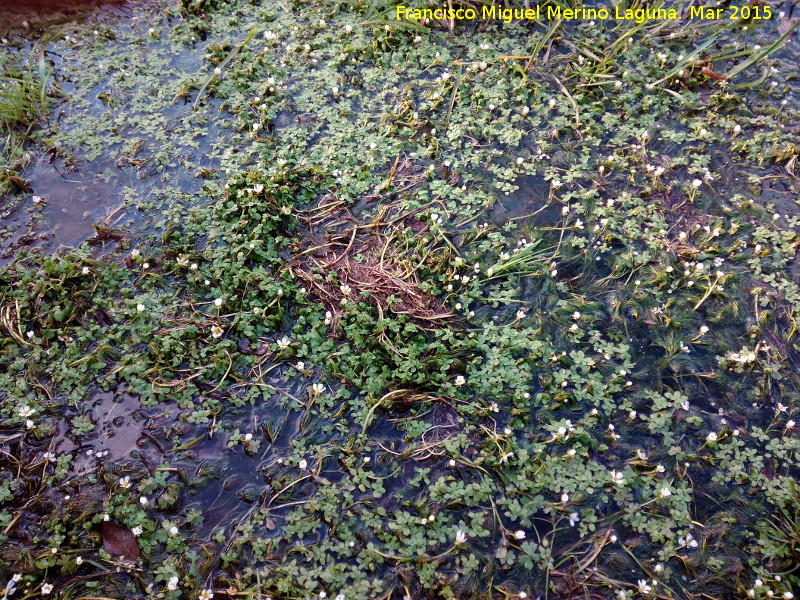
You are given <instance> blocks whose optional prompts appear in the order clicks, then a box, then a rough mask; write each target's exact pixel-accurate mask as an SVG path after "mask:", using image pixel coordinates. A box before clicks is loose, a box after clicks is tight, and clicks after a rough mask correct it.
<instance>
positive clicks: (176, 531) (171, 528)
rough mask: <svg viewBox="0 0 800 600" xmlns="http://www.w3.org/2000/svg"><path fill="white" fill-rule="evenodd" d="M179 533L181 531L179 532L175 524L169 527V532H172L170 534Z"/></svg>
mask: <svg viewBox="0 0 800 600" xmlns="http://www.w3.org/2000/svg"><path fill="white" fill-rule="evenodd" d="M178 533H179V532H178V528H177V527H175V526H174V525H173V526H172V527H170V528H169V534H170V535H172V536H176V535H178Z"/></svg>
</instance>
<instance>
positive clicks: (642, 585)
mask: <svg viewBox="0 0 800 600" xmlns="http://www.w3.org/2000/svg"><path fill="white" fill-rule="evenodd" d="M638 586H639V592H641V593H642V594H649V593H650V590H651V589H653V588H651V587H650V586H649V585H647V580H646V579H640V580H639V581H638Z"/></svg>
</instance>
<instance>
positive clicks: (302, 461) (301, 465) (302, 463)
mask: <svg viewBox="0 0 800 600" xmlns="http://www.w3.org/2000/svg"><path fill="white" fill-rule="evenodd" d="M297 466H298V467H299V468H300V469H302V470H303V471H305V470H306V469H307V468H308V461H307V460H306V459H305V458H301V459H300V462H299V463H297Z"/></svg>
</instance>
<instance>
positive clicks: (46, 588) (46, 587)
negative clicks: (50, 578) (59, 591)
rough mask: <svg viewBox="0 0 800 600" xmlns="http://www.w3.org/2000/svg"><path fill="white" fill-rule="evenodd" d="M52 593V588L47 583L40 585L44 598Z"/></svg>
mask: <svg viewBox="0 0 800 600" xmlns="http://www.w3.org/2000/svg"><path fill="white" fill-rule="evenodd" d="M52 591H53V586H52V585H50V584H49V583H43V584H42V595H45V596H46V595H47V594H49V593H50V592H52Z"/></svg>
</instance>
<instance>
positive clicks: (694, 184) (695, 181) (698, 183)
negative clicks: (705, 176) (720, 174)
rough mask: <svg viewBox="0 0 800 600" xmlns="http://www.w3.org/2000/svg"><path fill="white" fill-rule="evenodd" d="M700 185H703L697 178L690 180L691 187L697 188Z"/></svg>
mask: <svg viewBox="0 0 800 600" xmlns="http://www.w3.org/2000/svg"><path fill="white" fill-rule="evenodd" d="M701 185H703V182H702V181H700V180H699V179H695V180H694V181H692V187H693V188H699V187H700V186H701Z"/></svg>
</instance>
